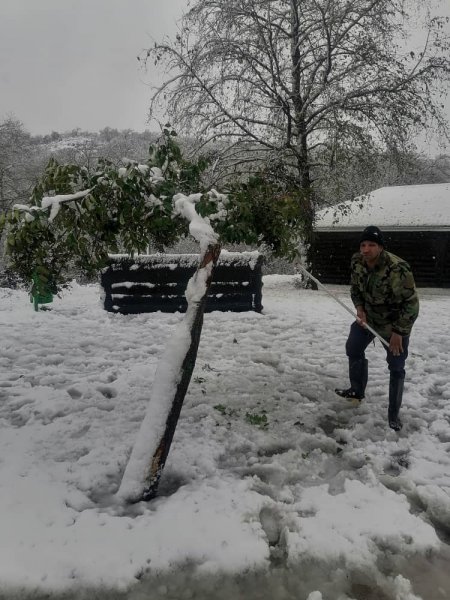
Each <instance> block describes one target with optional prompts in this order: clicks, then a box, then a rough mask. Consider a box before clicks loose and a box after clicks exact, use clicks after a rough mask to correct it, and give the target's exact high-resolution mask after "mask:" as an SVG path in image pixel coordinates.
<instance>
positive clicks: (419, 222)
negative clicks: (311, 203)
mask: <svg viewBox="0 0 450 600" xmlns="http://www.w3.org/2000/svg"><path fill="white" fill-rule="evenodd" d="M340 207H341V208H340V209H339V210H337V207H331V208H327V209H324V210H322V211H319V212H318V214H317V220H316V226H315V229H316V230H317V231H334V230H339V231H352V230H360V229H362V228H364V227H366V226H367V225H377V226H378V227H380V228H381V229H388V230H389V229H395V230H398V229H402V230H410V229H421V230H426V229H428V230H438V229H450V183H435V184H424V185H400V186H395V187H382V188H379V189H378V190H374V191H373V192H370V193H369V194H368V195H367V196H362V197H360V198H356V199H355V200H353V201H350V202H345V203H343V204H342V205H340ZM342 208H343V210H342Z"/></svg>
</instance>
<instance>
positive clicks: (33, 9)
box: [0, 0, 187, 134]
mask: <svg viewBox="0 0 450 600" xmlns="http://www.w3.org/2000/svg"><path fill="white" fill-rule="evenodd" d="M186 6H187V0H0V119H1V118H3V117H5V116H6V115H8V114H10V113H12V114H14V116H16V117H17V118H18V119H20V120H21V121H22V122H23V123H24V125H25V127H26V128H27V129H28V130H29V131H30V132H31V133H42V134H44V133H50V132H51V131H67V130H71V129H73V128H76V127H81V129H83V130H91V131H97V130H99V129H101V128H103V127H105V126H110V127H117V128H119V129H126V128H131V129H135V130H137V131H142V130H143V129H145V128H147V127H148V125H147V124H146V118H147V110H148V106H149V98H150V95H151V90H150V87H149V85H148V84H149V82H150V81H151V80H152V73H144V72H143V71H142V70H140V68H139V63H138V61H137V60H136V57H137V55H138V54H139V53H140V52H141V51H142V50H143V49H145V48H148V47H149V46H151V45H152V42H153V41H155V40H160V39H161V38H162V37H163V35H165V34H174V33H175V32H176V21H177V20H178V18H179V17H180V16H181V14H182V12H183V10H185V9H186Z"/></svg>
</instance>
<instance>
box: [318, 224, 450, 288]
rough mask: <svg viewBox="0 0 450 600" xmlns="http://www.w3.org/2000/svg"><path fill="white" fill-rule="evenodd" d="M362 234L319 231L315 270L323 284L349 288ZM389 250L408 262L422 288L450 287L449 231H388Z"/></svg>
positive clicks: (384, 232) (386, 234)
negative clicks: (352, 258)
mask: <svg viewBox="0 0 450 600" xmlns="http://www.w3.org/2000/svg"><path fill="white" fill-rule="evenodd" d="M360 233H361V232H360V231H358V232H355V231H339V232H337V231H333V232H332V231H317V232H316V246H315V251H314V252H313V254H312V256H311V257H310V260H311V263H312V270H313V272H314V274H315V275H316V277H317V278H318V279H320V280H321V281H322V283H332V284H342V285H348V284H349V283H350V259H351V257H352V255H353V253H354V252H357V251H358V246H359V244H358V241H359V236H360ZM383 235H384V238H385V241H386V250H388V251H389V252H392V253H393V254H396V255H397V256H400V257H401V258H403V259H405V260H406V261H407V262H408V263H409V264H410V265H411V268H412V270H413V273H414V278H415V281H416V284H417V286H418V287H443V288H449V287H450V230H449V231H388V230H386V229H383Z"/></svg>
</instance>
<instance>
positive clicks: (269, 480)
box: [0, 276, 450, 600]
mask: <svg viewBox="0 0 450 600" xmlns="http://www.w3.org/2000/svg"><path fill="white" fill-rule="evenodd" d="M293 281H294V280H293V278H292V277H291V276H267V277H265V279H264V289H263V304H264V314H257V313H241V314H234V313H211V314H207V315H206V316H205V326H204V330H203V336H202V340H201V343H200V349H199V356H198V361H197V366H196V369H195V372H194V375H193V379H192V383H191V387H190V390H189V392H188V395H187V397H186V400H185V405H184V407H183V411H182V414H181V418H180V422H179V425H178V428H177V431H176V434H175V439H174V443H173V446H172V450H171V453H170V455H169V459H168V462H167V465H166V469H165V471H164V474H163V479H162V482H161V486H160V496H159V497H158V498H157V499H156V500H154V501H153V502H151V503H149V504H144V503H141V504H137V505H134V506H131V507H129V506H128V507H127V506H122V505H121V504H120V503H118V502H117V501H116V499H115V497H114V493H115V492H116V490H117V488H118V485H119V483H120V478H121V474H122V473H123V470H124V468H125V465H126V462H127V458H128V456H129V454H130V452H131V448H132V446H133V442H134V439H135V437H136V434H137V431H138V429H139V425H140V422H141V420H142V418H143V416H144V412H145V408H146V405H147V403H148V400H149V396H150V391H151V384H152V379H153V375H154V372H155V368H156V364H157V361H158V357H159V356H160V355H161V353H162V351H163V349H164V345H165V342H166V340H167V339H168V337H169V336H170V335H171V332H173V330H174V327H175V325H176V323H177V322H178V321H179V320H180V319H181V318H182V315H179V314H160V313H153V314H146V315H136V316H122V315H113V314H109V313H106V312H105V311H103V310H102V307H101V304H100V301H99V300H100V292H99V289H98V288H97V286H84V287H82V286H78V285H77V284H75V285H74V286H73V287H72V289H71V291H70V292H65V293H64V296H63V297H62V298H61V299H56V300H55V302H54V303H53V305H52V310H51V311H48V312H47V311H46V312H44V311H41V312H38V313H35V312H34V311H33V308H32V305H31V304H30V303H29V301H28V298H27V296H26V294H25V293H24V292H21V291H15V290H10V289H5V288H2V289H0V320H1V332H2V333H1V344H0V372H1V378H0V427H1V433H0V598H1V600H5V599H8V600H9V599H10V598H11V599H12V598H14V599H20V600H25V599H31V598H32V599H33V600H37V599H41V598H49V599H53V598H59V599H62V598H64V599H67V600H68V599H81V598H83V599H85V600H88V599H89V600H91V599H95V598H99V599H100V598H104V599H108V600H113V599H124V598H126V599H130V600H143V599H144V598H145V599H148V600H163V599H168V600H175V599H176V600H181V599H184V598H186V599H189V598H192V599H194V598H195V599H201V600H215V599H218V600H240V599H242V600H244V599H245V600H253V599H254V600H256V599H258V600H307V599H308V600H349V599H352V600H417V599H419V598H422V599H423V600H442V599H446V598H450V574H449V569H448V564H449V562H448V561H449V559H450V552H449V546H448V543H449V541H450V536H449V534H450V381H449V367H450V320H449V318H448V314H449V310H450V296H449V295H447V294H446V293H445V291H439V290H422V291H421V294H420V296H421V315H420V317H419V320H418V321H417V323H416V326H415V328H414V330H413V336H412V339H411V345H410V358H409V359H408V362H407V383H406V386H405V396H404V398H405V400H404V408H403V410H402V418H403V421H404V423H405V426H404V429H403V431H402V432H401V433H400V434H397V433H395V432H393V431H391V430H390V429H388V427H387V423H386V412H387V386H388V375H387V368H386V365H385V360H384V350H383V349H382V348H381V347H380V344H379V343H378V342H377V344H376V345H374V346H370V347H369V350H368V358H369V363H370V366H369V368H370V375H369V377H370V380H369V386H368V390H367V398H366V400H365V401H364V402H363V403H362V404H361V406H359V407H353V406H349V405H348V404H346V403H345V401H344V400H342V399H339V398H337V397H336V396H335V395H334V393H333V389H334V387H336V386H340V385H345V384H346V383H347V377H346V371H347V361H346V357H345V353H344V343H345V339H346V336H347V332H348V328H349V326H350V321H351V317H350V315H348V314H347V313H346V312H345V311H343V309H342V308H341V307H339V306H338V305H337V304H336V303H335V302H334V301H333V300H332V299H330V298H329V297H328V296H326V295H325V294H324V293H323V292H314V291H310V290H301V289H297V288H296V287H295V286H294V284H293ZM338 294H339V297H340V298H341V299H342V300H345V301H346V302H347V303H349V300H348V291H347V290H346V289H344V288H340V289H339V290H338Z"/></svg>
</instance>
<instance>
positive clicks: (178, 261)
mask: <svg viewBox="0 0 450 600" xmlns="http://www.w3.org/2000/svg"><path fill="white" fill-rule="evenodd" d="M260 256H261V254H260V253H259V252H258V251H257V250H255V251H253V252H228V251H227V250H222V251H221V253H220V258H219V264H222V265H233V266H236V267H238V266H246V267H250V269H255V267H256V266H257V265H258V258H259V257H260ZM109 258H110V259H111V261H114V262H115V263H120V262H128V261H129V260H130V259H131V257H130V255H129V254H110V255H109ZM132 260H133V262H134V263H136V264H137V265H140V264H149V265H152V267H154V268H157V267H158V266H161V267H168V266H169V267H170V265H173V268H175V267H178V266H186V267H188V266H189V267H197V266H198V263H199V254H163V253H161V254H138V255H136V256H134V257H133V259H132Z"/></svg>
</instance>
